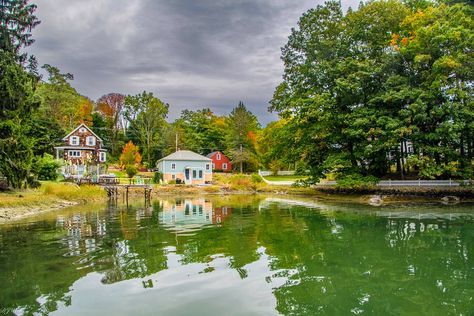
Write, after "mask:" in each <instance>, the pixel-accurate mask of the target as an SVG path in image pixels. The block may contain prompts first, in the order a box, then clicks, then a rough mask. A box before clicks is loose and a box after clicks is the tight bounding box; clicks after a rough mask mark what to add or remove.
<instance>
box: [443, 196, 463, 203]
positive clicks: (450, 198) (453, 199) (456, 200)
mask: <svg viewBox="0 0 474 316" xmlns="http://www.w3.org/2000/svg"><path fill="white" fill-rule="evenodd" d="M441 201H442V202H443V203H444V204H457V203H459V201H460V199H459V198H458V197H457V196H453V195H446V196H443V197H442V198H441Z"/></svg>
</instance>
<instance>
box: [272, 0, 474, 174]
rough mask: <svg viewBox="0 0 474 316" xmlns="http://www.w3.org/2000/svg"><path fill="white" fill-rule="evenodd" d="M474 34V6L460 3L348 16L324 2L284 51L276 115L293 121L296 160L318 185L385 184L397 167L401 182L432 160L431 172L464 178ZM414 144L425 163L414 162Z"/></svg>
mask: <svg viewBox="0 0 474 316" xmlns="http://www.w3.org/2000/svg"><path fill="white" fill-rule="evenodd" d="M413 10H415V11H413ZM472 29H473V21H472V7H469V6H466V5H462V4H456V5H451V6H448V5H444V4H434V3H432V2H429V3H428V2H423V1H418V2H416V3H415V2H413V1H412V2H410V4H407V5H404V4H403V3H401V2H399V1H395V0H391V1H372V2H368V3H367V4H361V5H360V7H359V9H358V10H357V11H351V10H349V11H348V12H347V14H346V15H344V14H343V12H342V10H341V6H340V3H338V2H327V3H326V4H325V5H322V6H318V7H317V8H315V9H311V10H309V11H308V12H306V13H305V14H304V15H303V16H302V17H301V19H300V21H299V24H298V28H297V29H293V30H292V34H291V35H290V37H289V39H288V43H287V44H286V45H285V47H284V48H283V49H282V59H283V61H284V63H285V72H284V77H283V82H282V83H281V84H280V85H279V86H278V87H277V89H276V90H275V93H274V97H273V100H272V101H271V107H270V109H271V110H274V111H277V112H279V113H280V115H281V116H282V117H283V118H286V119H288V120H289V121H290V122H291V124H290V126H292V127H293V132H292V133H293V135H294V136H295V138H294V139H295V147H297V150H294V152H296V153H297V154H298V155H299V156H300V158H301V159H302V160H304V161H305V162H306V163H307V165H308V167H309V169H310V170H311V173H312V175H313V178H314V179H315V180H317V179H319V178H320V177H322V176H324V175H325V174H327V173H336V174H337V175H340V176H341V177H342V176H344V175H350V174H360V175H362V176H367V175H374V176H377V177H380V176H384V175H386V174H387V173H389V172H390V167H391V165H393V164H396V166H397V171H398V172H399V174H400V175H401V176H402V177H404V176H405V175H406V174H407V173H409V172H416V171H417V170H419V169H420V166H419V165H416V164H415V163H414V162H415V161H424V162H425V161H426V159H427V158H428V159H429V160H430V161H431V160H432V161H433V163H434V164H435V165H436V166H437V167H436V168H430V170H439V169H440V168H441V169H443V168H444V172H441V174H438V175H437V176H440V177H441V176H443V177H447V176H451V175H456V172H454V173H453V170H454V168H453V165H457V164H458V165H459V166H460V170H461V173H464V174H466V169H468V168H469V167H468V166H470V165H471V163H470V162H471V161H472V136H471V135H472V134H471V126H472V124H471V122H472V95H473V94H472V82H473V81H472V80H473V76H472V69H473V67H472V64H473V60H472V54H470V53H469V52H470V51H472V44H473V35H472V32H471V31H470V30H472ZM407 142H410V143H411V144H413V147H414V153H413V155H416V156H418V157H424V158H423V159H421V160H420V159H418V160H415V159H411V161H412V163H411V164H408V163H407V159H408V156H409V153H408V151H407V149H406V143H407ZM410 155H412V154H411V153H410ZM424 165H431V163H429V164H427V163H425V164H424ZM410 168H411V169H410ZM471 171H472V170H471ZM436 172H437V173H439V171H436ZM467 173H469V172H467ZM423 174H425V173H423ZM458 174H459V172H458Z"/></svg>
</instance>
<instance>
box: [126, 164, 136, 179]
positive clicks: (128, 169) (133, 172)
mask: <svg viewBox="0 0 474 316" xmlns="http://www.w3.org/2000/svg"><path fill="white" fill-rule="evenodd" d="M125 172H126V173H127V176H128V177H129V178H130V179H131V178H133V176H134V175H136V174H137V173H138V170H137V167H135V166H134V165H128V166H127V167H125Z"/></svg>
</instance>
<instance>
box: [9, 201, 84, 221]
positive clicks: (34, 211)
mask: <svg viewBox="0 0 474 316" xmlns="http://www.w3.org/2000/svg"><path fill="white" fill-rule="evenodd" d="M77 204H79V202H76V201H65V200H58V201H56V202H53V203H51V204H48V205H32V206H14V207H0V224H3V223H7V222H13V221H16V220H19V219H22V218H25V217H28V216H32V215H38V214H41V213H47V212H51V211H57V210H60V209H62V208H65V207H69V206H74V205H77Z"/></svg>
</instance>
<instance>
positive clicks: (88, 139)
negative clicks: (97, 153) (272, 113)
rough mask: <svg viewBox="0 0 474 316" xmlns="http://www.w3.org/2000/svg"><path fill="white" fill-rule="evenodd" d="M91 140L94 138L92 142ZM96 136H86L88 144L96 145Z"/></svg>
mask: <svg viewBox="0 0 474 316" xmlns="http://www.w3.org/2000/svg"><path fill="white" fill-rule="evenodd" d="M90 140H92V142H89V141H90ZM95 140H96V138H95V137H94V136H87V137H86V145H87V146H95V144H96V141H95Z"/></svg>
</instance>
